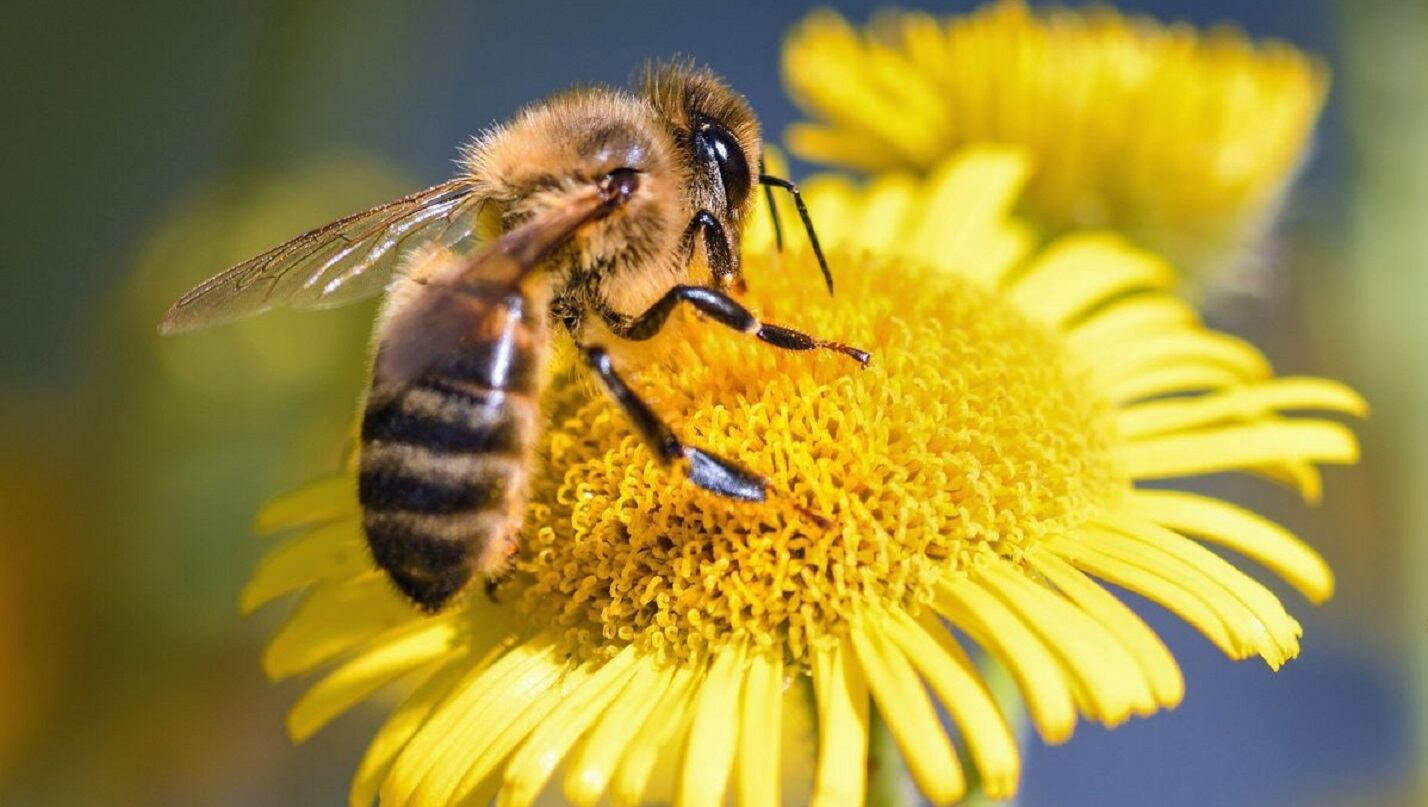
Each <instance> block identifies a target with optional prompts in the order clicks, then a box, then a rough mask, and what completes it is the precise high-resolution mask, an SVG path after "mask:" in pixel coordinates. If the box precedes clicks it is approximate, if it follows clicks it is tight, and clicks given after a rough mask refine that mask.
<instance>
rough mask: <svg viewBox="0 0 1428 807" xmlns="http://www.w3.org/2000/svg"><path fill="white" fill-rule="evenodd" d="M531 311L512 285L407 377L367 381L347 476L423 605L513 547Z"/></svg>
mask: <svg viewBox="0 0 1428 807" xmlns="http://www.w3.org/2000/svg"><path fill="white" fill-rule="evenodd" d="M531 308H532V306H528V305H525V300H524V298H523V297H521V296H520V295H519V294H511V295H510V296H509V297H507V298H506V299H505V300H503V301H502V302H500V303H496V304H495V305H493V307H492V309H491V311H490V313H489V314H488V315H487V316H486V317H484V318H483V320H484V321H483V322H482V323H481V327H480V329H479V332H478V333H477V334H474V335H473V336H472V338H471V339H470V340H469V341H467V342H466V343H465V344H463V345H462V346H461V348H460V349H459V351H453V352H452V353H451V354H450V355H449V356H448V357H447V358H444V359H442V360H440V361H438V362H437V363H435V364H434V365H433V366H432V368H431V369H430V370H428V371H426V372H425V373H423V374H422V375H420V376H419V377H417V378H416V379H415V380H414V381H412V382H410V383H408V384H403V385H400V386H399V387H398V386H395V385H386V384H383V383H382V382H381V381H380V380H374V382H373V386H372V390H371V393H370V395H369V398H368V401H367V409H366V413H365V415H364V417H363V419H362V458H361V472H360V475H359V477H358V498H359V500H360V501H361V504H362V517H363V526H364V529H365V531H366V535H367V544H368V546H369V547H370V548H371V550H372V556H373V557H374V558H375V559H376V561H377V564H378V565H379V566H381V567H382V568H383V569H385V570H386V572H387V573H388V574H389V575H390V576H391V578H392V580H393V582H395V583H396V584H397V587H398V588H399V589H401V591H402V593H404V594H406V595H407V596H408V597H410V598H411V599H412V601H414V602H415V603H416V604H418V605H420V606H421V607H422V608H425V609H427V610H429V611H435V610H438V609H440V608H441V607H442V606H443V605H445V604H446V602H447V601H448V600H450V599H451V597H452V596H454V595H455V594H456V593H457V592H459V591H461V590H462V589H463V588H465V586H466V584H467V583H468V582H469V581H470V579H471V577H472V574H473V573H474V572H476V571H480V572H483V573H485V574H486V575H488V576H490V575H495V574H497V573H498V572H500V571H501V569H502V568H503V567H504V565H505V563H506V561H507V560H508V558H509V556H510V554H511V553H512V552H514V550H515V540H516V533H517V532H518V531H519V529H520V525H521V518H522V515H523V513H524V509H525V501H526V476H527V472H528V465H529V459H530V451H531V448H532V446H534V444H535V441H536V438H537V433H536V431H537V424H538V410H537V406H538V403H537V399H538V397H539V393H540V386H541V382H542V372H541V365H542V364H543V359H544V349H545V327H546V325H545V318H544V312H543V311H531V310H530V309H531Z"/></svg>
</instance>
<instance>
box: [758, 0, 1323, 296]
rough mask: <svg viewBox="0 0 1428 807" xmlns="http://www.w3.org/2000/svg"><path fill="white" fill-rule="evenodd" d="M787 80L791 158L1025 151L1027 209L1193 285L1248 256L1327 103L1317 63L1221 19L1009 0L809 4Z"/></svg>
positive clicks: (908, 160)
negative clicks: (792, 115) (906, 6)
mask: <svg viewBox="0 0 1428 807" xmlns="http://www.w3.org/2000/svg"><path fill="white" fill-rule="evenodd" d="M783 67H784V77H785V81H786V82H787V84H788V86H789V88H790V90H791V92H792V93H793V96H794V98H795V100H796V101H797V102H798V103H799V104H800V105H801V106H802V107H803V108H804V109H805V110H806V111H807V112H808V113H809V114H810V115H811V116H812V117H813V118H814V119H815V121H814V122H808V123H799V124H795V125H794V126H793V127H792V128H790V129H789V131H788V142H789V144H790V147H791V148H792V150H793V152H794V153H795V154H797V155H799V156H801V157H805V158H807V159H810V160H816V161H821V162H825V163H830V164H835V165H843V166H848V167H851V168H855V169H860V170H863V171H868V172H879V171H888V170H911V171H927V170H929V169H930V168H932V167H933V166H935V165H937V164H938V163H940V162H941V161H942V160H943V159H944V158H945V157H946V156H947V155H949V154H951V153H952V152H954V151H955V150H957V149H958V148H961V147H963V146H966V145H970V144H977V143H1003V144H1013V145H1016V146H1020V147H1023V148H1025V149H1026V150H1027V151H1028V152H1029V153H1030V154H1031V156H1032V159H1033V161H1034V163H1035V166H1036V171H1035V174H1034V176H1033V178H1032V181H1031V183H1030V185H1029V187H1028V188H1027V194H1026V196H1025V197H1024V199H1023V205H1024V208H1025V212H1026V213H1027V214H1028V215H1029V216H1030V217H1031V218H1032V219H1033V220H1034V221H1035V222H1036V223H1037V224H1039V225H1042V226H1044V227H1046V228H1047V229H1049V230H1050V231H1051V232H1052V233H1053V234H1054V233H1060V232H1065V231H1067V230H1070V229H1075V228H1080V227H1088V226H1089V227H1102V226H1104V227H1111V228H1114V229H1118V230H1120V231H1121V232H1124V233H1126V234H1127V235H1129V236H1130V237H1131V238H1132V239H1133V240H1135V241H1136V242H1137V243H1139V244H1142V245H1145V246H1147V247H1149V248H1150V249H1152V250H1155V251H1157V252H1159V253H1160V254H1162V255H1164V256H1165V257H1166V258H1168V259H1170V261H1171V263H1172V264H1174V265H1176V266H1177V267H1178V268H1180V269H1184V270H1186V271H1188V272H1189V273H1190V274H1191V278H1190V280H1191V281H1192V282H1201V281H1204V280H1205V279H1207V277H1208V276H1210V275H1213V274H1214V273H1216V272H1218V271H1220V270H1222V269H1224V268H1227V267H1229V266H1233V265H1234V264H1235V263H1236V262H1237V261H1238V260H1239V259H1240V258H1242V257H1245V256H1247V255H1250V254H1251V252H1250V251H1251V250H1252V249H1253V248H1254V247H1255V246H1256V242H1257V241H1258V240H1259V237H1260V236H1261V235H1262V233H1263V231H1264V230H1265V229H1266V228H1267V227H1268V226H1269V224H1270V223H1271V222H1272V219H1273V217H1274V215H1275V213H1276V212H1277V211H1278V209H1279V207H1280V204H1281V201H1282V199H1283V196H1284V190H1285V188H1286V186H1287V185H1288V182H1289V180H1290V178H1291V177H1292V176H1293V174H1294V172H1295V171H1296V169H1297V168H1298V166H1299V165H1300V164H1301V162H1302V161H1303V159H1304V154H1305V151H1306V145H1307V142H1308V139H1309V136H1310V133H1311V131H1312V129H1313V126H1314V122H1315V120H1316V118H1317V117H1318V114H1319V110H1320V108H1321V107H1322V105H1323V102H1324V96H1325V92H1326V88H1327V77H1326V75H1325V72H1324V70H1323V68H1322V66H1321V65H1320V64H1319V63H1317V62H1315V61H1314V60H1312V59H1311V58H1309V57H1307V56H1305V55H1304V54H1303V53H1301V52H1299V51H1297V50H1295V49H1294V48H1292V47H1290V46H1288V45H1285V44H1282V43H1277V42H1269V43H1264V44H1260V45H1255V44H1253V43H1251V42H1249V41H1247V40H1246V38H1245V37H1244V35H1243V34H1241V33H1240V32H1239V31H1237V30H1234V29H1231V28H1217V29H1214V30H1212V31H1209V32H1207V33H1205V34H1199V33H1197V32H1196V31H1195V30H1194V29H1193V28H1191V27H1189V26H1185V25H1174V26H1168V27H1167V26H1162V25H1159V24H1157V23H1155V22H1154V21H1152V20H1148V19H1144V18H1127V17H1124V16H1122V15H1120V14H1118V13H1116V12H1115V11H1114V10H1112V9H1110V8H1106V7H1095V8H1092V9H1090V10H1087V11H1084V12H1081V11H1072V10H1067V9H1053V10H1047V11H1039V12H1033V11H1031V10H1030V9H1028V8H1027V7H1026V5H1025V4H1024V3H1022V2H1019V0H1004V1H1003V2H994V3H990V4H988V5H986V6H983V7H982V8H980V9H978V10H976V11H974V12H972V13H970V14H967V15H964V16H957V17H949V18H945V19H938V18H935V17H932V16H929V15H927V14H920V13H907V12H889V13H884V14H882V15H881V16H879V17H876V18H875V19H874V20H873V22H872V23H871V24H870V25H869V26H868V27H867V29H866V30H863V31H859V30H857V29H854V28H853V27H851V26H849V24H848V23H847V22H846V21H845V20H844V19H843V18H842V17H840V16H838V14H836V13H835V12H832V11H816V12H814V13H813V14H811V15H809V16H808V17H807V18H806V19H805V20H804V21H803V22H802V23H801V24H800V25H799V26H798V27H797V28H796V29H795V30H794V32H793V33H792V35H791V36H790V37H789V39H788V42H787V44H786V47H785V51H784V65H783Z"/></svg>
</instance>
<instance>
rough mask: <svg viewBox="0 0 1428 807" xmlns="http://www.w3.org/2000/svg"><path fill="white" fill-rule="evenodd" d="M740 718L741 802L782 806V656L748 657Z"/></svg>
mask: <svg viewBox="0 0 1428 807" xmlns="http://www.w3.org/2000/svg"><path fill="white" fill-rule="evenodd" d="M740 706H741V715H740V718H739V743H738V749H737V750H738V762H737V767H736V769H735V770H736V771H737V774H738V775H737V777H736V779H737V790H736V793H737V795H738V803H739V804H740V805H742V807H777V805H778V803H779V797H780V796H779V751H780V747H781V745H782V743H781V742H780V740H781V737H780V729H781V728H782V726H783V715H782V712H783V656H782V651H778V652H777V653H764V652H756V653H753V654H751V655H750V656H749V670H748V673H747V674H746V676H745V678H744V699H743V703H742V704H741V705H740Z"/></svg>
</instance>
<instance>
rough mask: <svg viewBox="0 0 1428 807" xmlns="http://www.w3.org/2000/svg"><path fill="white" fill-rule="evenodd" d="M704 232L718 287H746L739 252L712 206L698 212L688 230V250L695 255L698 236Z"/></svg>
mask: <svg viewBox="0 0 1428 807" xmlns="http://www.w3.org/2000/svg"><path fill="white" fill-rule="evenodd" d="M701 234H702V235H703V236H704V255H705V257H706V259H707V260H708V262H709V274H710V277H711V279H712V280H713V284H714V287H715V288H718V289H733V290H735V291H738V292H742V291H744V276H743V274H742V271H741V270H740V268H739V254H738V253H737V252H735V251H734V250H733V249H732V248H731V247H730V246H729V234H728V233H727V232H725V230H724V225H722V224H720V223H719V220H718V219H717V218H715V217H714V214H713V213H710V212H709V211H708V210H701V211H699V212H698V213H695V214H694V218H693V219H691V220H690V221H689V226H688V227H686V228H685V230H684V254H685V255H687V256H689V257H690V258H692V257H694V239H695V238H696V237H697V236H699V235H701Z"/></svg>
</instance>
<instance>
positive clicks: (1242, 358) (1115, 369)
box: [1095, 331, 1270, 387]
mask: <svg viewBox="0 0 1428 807" xmlns="http://www.w3.org/2000/svg"><path fill="white" fill-rule="evenodd" d="M1202 365H1208V366H1212V367H1221V368H1223V369H1225V370H1227V371H1229V372H1230V373H1232V374H1233V375H1234V377H1235V378H1236V379H1239V380H1242V381H1243V380H1252V379H1258V378H1264V377H1266V376H1268V375H1269V374H1270V368H1269V363H1268V362H1267V361H1265V358H1264V355H1263V354H1261V353H1260V352H1259V351H1258V350H1256V349H1255V347H1254V346H1253V345H1251V344H1249V343H1248V342H1245V341H1244V340H1242V339H1237V338H1235V337H1233V336H1228V335H1226V334H1222V333H1215V332H1213V331H1182V332H1178V333H1177V332H1171V333H1166V334H1163V335H1157V336H1150V337H1146V338H1143V339H1138V340H1136V341H1134V342H1131V343H1128V344H1124V345H1122V346H1121V347H1120V348H1119V349H1118V350H1116V351H1115V353H1114V357H1113V358H1111V357H1102V359H1101V361H1099V362H1098V363H1097V364H1096V365H1095V373H1096V378H1098V379H1099V380H1100V382H1101V383H1102V384H1105V385H1108V386H1112V387H1114V386H1116V385H1118V384H1120V383H1122V382H1125V381H1128V380H1130V379H1133V378H1135V377H1137V376H1140V375H1143V374H1147V373H1152V372H1155V371H1158V370H1165V369H1170V368H1176V367H1181V366H1186V367H1198V366H1202Z"/></svg>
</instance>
